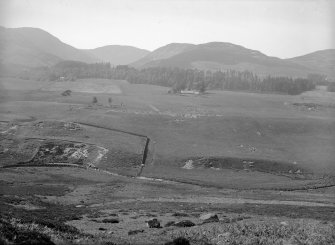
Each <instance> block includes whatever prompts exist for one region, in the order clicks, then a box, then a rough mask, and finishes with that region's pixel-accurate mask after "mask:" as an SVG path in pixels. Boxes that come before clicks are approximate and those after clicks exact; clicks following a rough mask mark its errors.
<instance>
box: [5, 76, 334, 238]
mask: <svg viewBox="0 0 335 245" xmlns="http://www.w3.org/2000/svg"><path fill="white" fill-rule="evenodd" d="M92 82H94V81H92ZM1 83H2V86H3V87H5V89H4V90H1V91H0V93H1V99H2V101H1V103H0V117H1V123H0V131H1V132H0V140H1V145H0V151H1V152H0V165H1V167H2V168H0V182H1V183H0V219H1V224H0V239H1V240H0V241H1V242H3V243H5V244H6V243H8V244H20V243H22V242H24V241H31V242H32V241H33V242H35V243H39V244H178V243H177V241H176V239H177V238H180V237H183V238H185V239H187V240H188V241H189V243H190V244H334V243H335V227H334V225H335V187H334V184H335V179H334V176H335V162H334V152H333V149H334V147H335V98H334V96H333V94H332V93H328V92H326V91H324V90H322V89H321V90H316V91H313V92H308V93H305V94H302V95H299V96H285V95H265V94H251V93H239V92H236V93H234V92H228V91H210V92H209V93H208V94H206V95H202V96H193V95H191V96H178V95H169V94H167V91H166V88H161V87H157V86H147V85H143V86H142V85H130V84H127V83H126V82H124V81H115V82H114V81H100V83H101V84H103V86H108V84H109V83H111V86H112V87H111V89H110V90H108V91H107V92H106V93H103V92H101V89H103V88H102V87H97V86H98V85H97V86H93V88H94V90H96V91H100V92H94V93H92V94H90V93H89V91H84V92H75V93H73V94H72V95H71V96H66V97H64V96H62V95H61V93H60V92H61V90H62V88H64V90H65V89H66V88H67V86H66V83H62V84H56V85H52V84H46V83H43V82H37V81H24V80H10V79H9V80H8V79H7V80H6V79H5V80H2V81H1ZM85 84H86V85H85V89H86V90H87V89H88V90H89V89H91V87H92V86H89V81H85ZM98 84H99V83H98ZM54 88H57V90H56V89H54ZM113 91H117V93H114V94H113ZM120 91H122V93H121V92H120ZM92 96H96V97H97V98H98V102H99V103H96V104H92V103H91V102H92ZM111 96H112V97H113V104H112V105H109V104H108V102H107V101H108V100H107V99H108V98H109V97H111ZM95 126H97V127H95ZM110 129H112V130H110ZM143 136H146V137H148V138H149V139H150V142H149V143H148V145H147V147H148V148H147V152H146V153H145V154H144V152H145V151H146V150H145V149H146V144H147V141H146V137H143ZM144 155H145V157H143V156H144ZM65 165H66V166H67V167H65ZM204 216H205V217H207V219H206V218H204ZM208 217H209V218H208ZM155 219H157V220H155ZM148 221H150V222H148ZM158 222H159V224H158ZM148 223H149V224H152V223H155V224H156V225H154V226H155V227H152V228H150V227H148ZM157 224H158V225H157ZM149 226H150V225H149ZM173 240H175V242H174V243H173V242H172V241H173ZM184 242H185V243H184V244H187V243H186V241H184Z"/></svg>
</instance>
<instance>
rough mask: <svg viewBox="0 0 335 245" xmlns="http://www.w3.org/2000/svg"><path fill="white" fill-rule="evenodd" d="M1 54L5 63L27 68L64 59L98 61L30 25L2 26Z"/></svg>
mask: <svg viewBox="0 0 335 245" xmlns="http://www.w3.org/2000/svg"><path fill="white" fill-rule="evenodd" d="M0 57H1V63H2V64H16V65H23V66H28V67H34V66H46V65H53V64H56V63H57V62H59V61H61V60H77V61H83V62H88V63H91V62H97V61H99V59H97V58H95V57H94V56H92V55H90V54H87V53H85V52H83V51H81V50H79V49H76V48H74V47H72V46H70V45H68V44H66V43H63V42H62V41H61V40H59V39H58V38H57V37H55V36H53V35H51V34H50V33H48V32H46V31H44V30H42V29H39V28H30V27H22V28H4V27H0Z"/></svg>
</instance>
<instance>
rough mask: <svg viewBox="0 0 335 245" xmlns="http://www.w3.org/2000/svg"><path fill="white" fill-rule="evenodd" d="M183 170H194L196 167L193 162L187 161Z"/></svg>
mask: <svg viewBox="0 0 335 245" xmlns="http://www.w3.org/2000/svg"><path fill="white" fill-rule="evenodd" d="M183 168H184V169H193V168H194V166H193V160H188V161H186V162H185V165H184V167H183Z"/></svg>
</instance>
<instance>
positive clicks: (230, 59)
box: [134, 42, 315, 77]
mask: <svg viewBox="0 0 335 245" xmlns="http://www.w3.org/2000/svg"><path fill="white" fill-rule="evenodd" d="M170 45H171V46H172V47H174V45H176V44H170ZM170 45H167V46H164V47H162V48H160V49H157V50H155V51H153V52H152V53H150V54H149V55H148V56H147V57H145V58H143V59H142V60H140V61H141V62H142V63H140V61H138V62H135V63H134V65H135V66H136V65H138V64H140V65H139V67H141V68H144V67H154V66H168V67H180V68H197V69H201V70H227V69H234V70H250V71H252V72H255V73H257V74H259V75H277V76H283V75H284V76H293V77H294V76H306V75H307V74H308V73H311V72H315V70H314V69H313V68H311V67H306V66H304V65H302V64H297V63H295V62H292V61H289V60H283V59H279V58H275V57H269V56H267V55H265V54H263V53H261V52H259V51H256V50H251V49H247V48H244V47H242V46H239V45H235V44H232V43H225V42H211V43H205V44H199V45H192V44H188V45H187V44H183V45H184V48H182V47H178V48H179V49H177V50H176V52H175V53H173V52H167V53H168V54H169V55H166V56H164V55H162V56H158V55H155V53H159V51H161V50H163V51H164V50H165V49H167V50H168V51H169V47H170ZM177 45H178V44H177ZM172 50H173V49H172ZM163 54H164V53H163ZM148 57H154V58H155V59H148ZM145 60H146V61H147V62H144V61H145Z"/></svg>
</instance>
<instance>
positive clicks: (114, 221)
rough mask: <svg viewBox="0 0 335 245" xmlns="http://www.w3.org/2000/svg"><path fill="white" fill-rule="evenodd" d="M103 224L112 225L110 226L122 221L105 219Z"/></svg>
mask: <svg viewBox="0 0 335 245" xmlns="http://www.w3.org/2000/svg"><path fill="white" fill-rule="evenodd" d="M102 222H103V223H110V224H117V223H120V221H119V220H118V219H103V220H102Z"/></svg>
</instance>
